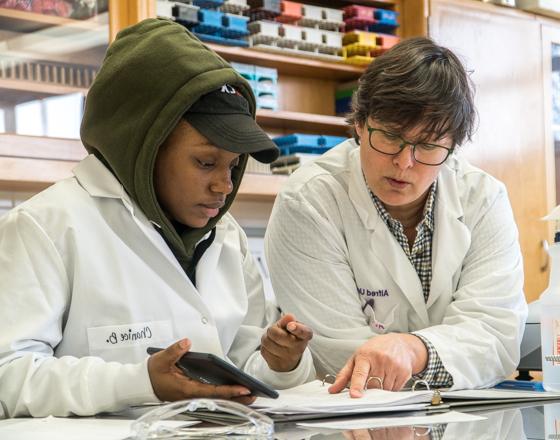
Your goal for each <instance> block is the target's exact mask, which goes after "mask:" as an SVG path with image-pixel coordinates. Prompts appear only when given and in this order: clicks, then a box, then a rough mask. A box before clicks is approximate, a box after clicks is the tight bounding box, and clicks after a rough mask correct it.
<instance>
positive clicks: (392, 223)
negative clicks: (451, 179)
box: [368, 180, 437, 232]
mask: <svg viewBox="0 0 560 440" xmlns="http://www.w3.org/2000/svg"><path fill="white" fill-rule="evenodd" d="M368 191H369V194H370V195H371V198H372V200H373V204H374V206H375V208H376V209H377V212H378V213H379V215H380V216H381V218H382V219H383V221H384V222H385V223H386V224H387V226H389V228H390V229H391V230H397V231H402V230H403V229H404V228H403V225H402V223H401V222H400V221H398V220H395V219H394V218H393V217H391V215H390V214H389V213H388V212H387V210H386V209H385V207H384V206H383V203H381V200H379V198H378V197H377V196H376V195H375V194H374V193H373V192H372V191H371V189H369V187H368ZM436 192H437V180H436V181H434V183H432V186H431V187H430V192H429V193H428V198H427V200H426V204H425V205H424V213H423V218H422V221H421V222H420V223H419V224H418V225H417V226H416V230H417V231H418V230H419V229H420V228H421V227H422V226H424V227H425V228H426V229H428V230H429V231H430V232H434V206H435V200H436Z"/></svg>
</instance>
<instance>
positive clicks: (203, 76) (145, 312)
mask: <svg viewBox="0 0 560 440" xmlns="http://www.w3.org/2000/svg"><path fill="white" fill-rule="evenodd" d="M254 117H255V99H254V96H253V94H252V92H251V89H250V87H249V85H248V84H247V83H246V81H245V80H244V79H243V78H242V77H240V76H239V75H238V74H237V73H236V72H235V71H234V70H233V69H232V68H231V67H230V66H229V65H228V64H227V63H226V62H225V61H224V60H222V59H221V58H220V57H219V56H217V55H216V54H215V53H214V52H212V51H211V50H209V49H208V48H206V47H205V46H204V45H202V43H200V42H199V41H198V40H197V39H196V38H195V37H193V36H192V35H191V34H190V33H189V32H188V31H187V30H186V29H185V28H183V27H182V26H180V25H178V24H175V23H172V22H170V21H167V20H161V19H149V20H145V21H143V22H141V23H139V24H138V25H135V26H132V27H130V28H127V29H125V30H123V31H122V32H121V33H120V34H119V35H118V37H117V39H116V40H115V42H114V43H113V44H112V45H111V47H110V48H109V50H108V52H107V55H106V57H105V60H104V62H103V65H102V67H101V70H100V72H99V74H98V76H97V78H96V79H95V82H94V84H93V86H92V87H91V89H90V91H89V93H88V97H87V101H86V109H85V114H84V118H83V121H82V129H81V138H82V142H83V144H84V145H85V147H86V149H87V150H88V152H89V153H90V155H89V156H87V157H86V158H85V159H84V160H83V161H82V162H80V163H79V164H78V166H77V167H76V168H75V169H74V171H73V173H74V176H73V177H71V178H68V179H66V180H63V181H61V182H59V183H57V184H55V185H53V186H52V187H50V188H49V189H47V190H45V191H43V192H41V193H39V194H38V195H36V196H35V197H33V198H31V199H30V200H28V201H27V202H25V203H23V204H21V205H19V206H18V207H17V208H15V209H14V210H12V211H11V212H9V213H8V214H7V215H5V216H4V217H2V218H1V219H0V263H1V264H0V403H1V404H2V407H3V410H4V412H5V415H6V416H9V417H15V416H22V415H32V416H46V415H57V416H64V415H70V414H77V415H91V414H95V413H99V412H104V411H116V410H120V409H122V408H124V407H126V406H128V405H133V404H140V403H143V402H149V401H157V400H158V399H159V400H180V399H185V398H189V397H202V396H206V397H217V398H228V399H235V400H238V401H241V402H245V403H248V402H250V401H252V400H253V397H252V396H250V395H249V391H248V390H247V389H245V388H244V387H241V386H218V387H215V386H212V385H207V384H202V383H200V382H196V381H194V380H190V379H188V378H186V377H185V376H183V375H182V374H181V373H180V372H179V370H178V369H177V368H176V367H175V362H176V361H177V360H178V359H179V358H180V357H181V356H182V355H183V354H184V353H186V352H187V351H189V350H193V351H200V352H209V353H213V354H215V355H217V356H219V357H222V358H225V359H229V360H230V361H231V362H233V363H234V364H235V365H237V366H238V367H240V368H243V369H244V370H245V371H246V372H248V373H250V374H252V375H253V376H255V377H257V378H258V379H260V380H262V381H264V382H266V383H268V384H269V385H271V386H273V387H275V388H286V387H290V386H294V385H297V384H300V383H303V382H305V381H307V380H310V379H312V378H314V376H315V370H314V368H313V362H312V359H311V356H310V354H309V351H308V349H307V348H306V347H307V342H308V341H309V340H310V339H311V336H312V332H311V330H310V329H309V328H308V327H307V326H305V325H304V324H301V323H299V322H297V321H296V320H295V317H294V316H293V315H286V316H284V317H282V318H280V317H279V316H276V315H277V309H276V308H275V307H274V305H272V304H270V303H267V301H265V297H264V293H263V288H262V281H261V278H260V275H259V272H258V269H257V267H256V265H255V263H254V261H253V259H252V257H251V254H250V252H249V249H248V245H247V238H246V236H245V234H244V232H243V231H242V229H241V228H240V227H239V225H238V224H237V223H236V222H235V220H234V219H233V218H232V217H231V216H230V215H229V214H228V213H227V210H228V208H229V207H230V205H231V203H232V201H233V199H234V197H235V194H236V192H237V190H238V188H239V184H240V182H241V178H242V176H243V172H244V170H245V165H246V163H247V158H248V155H249V154H251V155H253V157H255V158H256V159H257V160H260V161H263V162H270V161H272V160H274V159H275V158H276V157H277V155H278V151H277V149H276V148H275V146H274V144H273V143H272V142H271V141H270V139H269V138H268V137H267V136H266V134H265V133H264V132H263V131H262V130H261V129H260V128H259V127H258V126H257V125H256V123H255V120H254ZM187 338H188V339H187ZM148 346H160V347H168V348H167V349H166V350H164V351H162V352H159V353H157V354H155V355H152V356H150V357H148V356H147V355H146V348H147V347H148Z"/></svg>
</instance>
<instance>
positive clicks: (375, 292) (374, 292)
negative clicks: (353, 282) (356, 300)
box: [358, 287, 389, 296]
mask: <svg viewBox="0 0 560 440" xmlns="http://www.w3.org/2000/svg"><path fill="white" fill-rule="evenodd" d="M358 293H359V294H360V295H362V296H389V292H388V291H387V289H379V290H369V289H364V288H363V287H358Z"/></svg>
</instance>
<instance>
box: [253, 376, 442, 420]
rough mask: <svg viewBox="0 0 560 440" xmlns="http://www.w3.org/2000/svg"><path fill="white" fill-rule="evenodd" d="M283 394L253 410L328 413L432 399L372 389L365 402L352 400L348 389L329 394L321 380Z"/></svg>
mask: <svg viewBox="0 0 560 440" xmlns="http://www.w3.org/2000/svg"><path fill="white" fill-rule="evenodd" d="M279 393H280V397H278V399H267V398H261V397H259V398H258V399H257V400H256V402H255V403H254V404H253V406H254V407H255V408H259V409H261V410H262V411H263V412H266V413H269V412H274V413H285V414H291V413H296V412H297V413H305V412H325V413H327V412H341V411H352V410H356V409H361V408H369V409H373V408H381V407H391V406H395V405H399V406H402V405H408V404H417V403H426V402H429V401H430V399H431V397H432V392H431V391H399V392H394V391H385V390H378V389H370V390H367V391H366V392H365V393H364V395H363V397H361V398H351V397H350V396H349V393H348V390H347V389H346V390H343V391H342V392H340V393H338V394H329V392H328V386H326V385H325V386H323V384H322V382H321V381H318V380H316V381H313V382H309V383H306V384H303V385H300V386H298V387H295V388H289V389H287V390H281V391H279Z"/></svg>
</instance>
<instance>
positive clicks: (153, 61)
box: [80, 19, 277, 280]
mask: <svg viewBox="0 0 560 440" xmlns="http://www.w3.org/2000/svg"><path fill="white" fill-rule="evenodd" d="M226 84H228V85H230V86H231V87H233V88H234V89H235V90H236V92H237V93H238V94H239V97H240V98H241V97H242V98H243V102H244V103H246V110H247V115H245V116H244V117H245V118H248V116H250V118H251V119H252V120H253V121H254V118H255V109H256V105H255V97H254V95H253V92H252V90H251V88H250V86H249V84H248V83H247V81H246V80H245V79H244V78H243V77H241V75H239V74H238V73H237V72H236V71H235V70H234V69H233V68H232V67H231V66H230V65H229V64H228V63H227V62H226V61H224V60H223V59H222V58H221V57H220V56H218V55H217V54H216V53H215V52H213V51H212V50H210V49H208V48H207V47H206V46H204V45H203V44H202V43H201V42H200V41H199V40H198V39H197V38H196V37H194V36H193V35H192V34H191V33H190V32H189V31H188V30H187V29H186V28H184V27H183V26H181V25H179V24H176V23H174V22H172V21H169V20H166V19H147V20H144V21H142V22H140V23H138V24H136V25H134V26H131V27H129V28H126V29H124V30H122V31H121V32H119V34H118V35H117V38H116V40H115V41H114V42H113V43H112V44H111V46H110V47H109V49H108V51H107V54H106V56H105V59H104V61H103V64H102V66H101V69H100V71H99V73H98V75H97V76H96V78H95V81H94V83H93V85H92V86H91V88H90V90H89V92H88V96H87V99H86V107H85V112H84V117H83V120H82V125H81V131H80V135H81V139H82V142H83V144H84V146H85V147H86V149H87V151H88V152H89V153H93V154H95V155H96V156H97V157H98V158H100V160H102V161H103V162H104V163H105V165H106V166H108V167H109V169H110V170H111V171H112V172H113V174H114V175H115V176H116V177H117V179H118V180H119V181H120V182H121V184H122V185H123V187H124V188H125V190H126V191H127V193H128V194H129V195H130V197H131V198H132V199H133V200H134V201H135V202H136V203H137V204H138V205H139V206H140V208H141V209H142V211H143V212H144V214H145V215H146V216H147V217H148V219H149V220H150V221H152V222H154V223H155V224H157V225H159V226H161V231H160V232H161V233H162V235H163V237H164V238H165V240H166V242H167V243H168V245H169V246H170V248H171V249H172V251H173V253H174V255H175V256H176V257H177V259H178V261H179V263H180V264H181V266H182V267H183V269H185V271H186V272H187V274H188V275H189V277H190V278H191V280H194V270H195V265H196V261H194V262H193V254H194V250H195V248H196V244H197V243H198V242H199V241H200V240H201V239H202V238H203V237H204V236H205V235H206V234H207V233H208V232H209V231H210V230H211V229H213V228H214V226H215V225H216V223H217V222H218V220H219V219H220V218H221V217H222V216H223V214H225V212H226V211H227V210H228V209H229V207H230V206H231V203H232V201H233V199H234V197H235V195H236V193H237V190H238V189H239V184H240V182H241V178H242V176H243V172H244V170H245V166H246V164H247V158H248V155H247V154H248V153H250V154H254V155H255V156H256V158H257V159H258V160H263V161H269V160H270V159H271V158H272V160H273V159H274V157H275V156H276V155H277V153H275V152H273V151H272V150H271V146H270V144H268V145H267V144H260V143H258V142H257V143H256V144H255V145H254V146H253V147H248V148H245V149H244V150H243V151H237V150H235V149H230V151H237V152H239V153H241V156H240V160H239V165H238V166H236V167H235V168H234V169H233V170H232V176H231V179H232V183H233V191H232V192H231V193H230V194H229V195H228V196H227V198H226V203H225V205H224V207H223V208H222V209H221V211H220V214H219V215H218V216H217V217H214V218H212V219H210V221H209V222H208V224H207V225H206V226H205V227H204V228H190V227H188V226H185V225H180V224H178V223H177V222H175V221H174V220H173V219H170V218H168V216H167V215H166V214H165V212H164V211H163V210H162V208H161V206H160V204H159V203H158V200H157V197H156V192H155V189H154V164H155V160H156V156H157V153H158V150H159V147H160V146H161V144H162V143H163V142H164V141H165V139H166V138H167V136H168V135H169V134H170V133H171V131H172V130H173V129H174V128H175V126H176V125H177V123H178V122H179V121H180V119H181V118H182V117H183V116H184V115H185V118H186V119H187V121H188V114H189V113H188V111H189V109H190V108H191V107H193V111H194V112H196V113H197V115H196V116H195V118H198V119H197V121H198V120H200V118H201V107H200V105H198V106H194V104H195V103H197V101H199V99H200V98H201V97H204V95H207V94H209V93H211V92H215V91H218V90H221V89H222V87H223V86H224V85H226ZM197 109H198V110H197ZM234 116H235V117H236V118H240V117H242V116H240V115H234ZM206 117H207V119H209V118H208V116H206ZM210 118H211V117H210ZM200 124H201V123H200V122H198V125H200ZM202 124H204V123H202ZM207 125H208V124H205V127H206V126H207ZM249 125H250V124H249ZM254 125H255V127H257V128H258V126H256V123H254ZM193 126H194V127H195V128H197V124H196V123H193ZM247 126H248V125H247ZM252 128H253V129H254V127H252ZM208 130H209V129H208V127H206V133H210V132H209V131H208ZM259 130H260V129H259ZM260 131H261V132H262V130H260ZM201 133H202V134H203V135H205V132H204V131H202V130H201ZM252 134H253V135H254V136H256V132H255V131H253V132H252ZM263 134H264V133H263ZM205 136H206V135H205ZM207 137H208V136H207ZM256 137H258V136H256ZM224 138H225V139H224ZM208 139H209V140H210V141H211V142H212V143H214V144H215V145H216V146H217V147H220V148H224V145H226V143H227V136H225V137H224V136H222V139H219V141H220V142H217V140H216V139H212V138H211V137H208ZM260 140H261V141H263V142H264V141H265V140H266V138H264V137H261V138H260ZM269 142H271V141H269ZM257 144H258V145H257ZM234 148H235V147H234ZM267 151H268V153H267Z"/></svg>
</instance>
